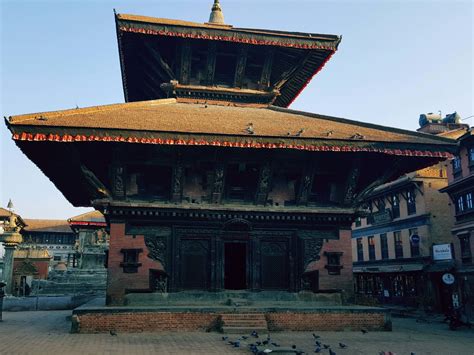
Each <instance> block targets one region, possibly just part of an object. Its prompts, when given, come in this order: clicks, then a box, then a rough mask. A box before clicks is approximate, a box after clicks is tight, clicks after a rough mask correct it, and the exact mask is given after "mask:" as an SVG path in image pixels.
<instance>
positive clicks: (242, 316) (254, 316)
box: [221, 313, 265, 320]
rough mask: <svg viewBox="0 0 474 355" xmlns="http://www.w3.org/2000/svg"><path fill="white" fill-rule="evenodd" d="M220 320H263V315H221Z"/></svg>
mask: <svg viewBox="0 0 474 355" xmlns="http://www.w3.org/2000/svg"><path fill="white" fill-rule="evenodd" d="M221 318H222V319H263V320H265V315H264V314H263V313H222V314H221Z"/></svg>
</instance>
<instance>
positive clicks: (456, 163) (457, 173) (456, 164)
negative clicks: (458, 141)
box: [452, 156, 462, 177]
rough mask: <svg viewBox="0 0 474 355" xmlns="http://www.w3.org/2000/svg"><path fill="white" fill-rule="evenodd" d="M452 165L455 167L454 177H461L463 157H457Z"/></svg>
mask: <svg viewBox="0 0 474 355" xmlns="http://www.w3.org/2000/svg"><path fill="white" fill-rule="evenodd" d="M452 165H453V175H454V177H458V176H461V170H462V169H461V157H459V156H456V157H454V159H453V160H452Z"/></svg>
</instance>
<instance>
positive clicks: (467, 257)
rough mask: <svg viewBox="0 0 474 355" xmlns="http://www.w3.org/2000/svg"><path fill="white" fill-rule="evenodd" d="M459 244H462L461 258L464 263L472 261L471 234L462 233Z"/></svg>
mask: <svg viewBox="0 0 474 355" xmlns="http://www.w3.org/2000/svg"><path fill="white" fill-rule="evenodd" d="M459 244H460V246H461V260H462V263H463V264H469V263H471V262H472V250H471V241H470V238H469V234H462V235H460V236H459Z"/></svg>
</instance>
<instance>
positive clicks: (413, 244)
mask: <svg viewBox="0 0 474 355" xmlns="http://www.w3.org/2000/svg"><path fill="white" fill-rule="evenodd" d="M423 116H424V115H422V116H421V117H420V123H424V126H422V127H421V128H420V131H424V132H429V133H436V134H437V135H438V136H442V137H448V138H453V139H455V138H457V137H459V136H460V135H462V134H463V133H464V132H465V127H464V125H462V124H459V122H458V123H450V121H448V122H449V123H448V122H445V123H444V124H443V123H442V122H443V121H442V120H439V122H438V121H437V122H435V123H433V122H422V117H423ZM448 116H450V115H448ZM448 116H447V117H448ZM445 121H447V120H446V119H445ZM448 124H449V128H450V129H451V130H450V131H449V130H447V127H448ZM446 165H447V163H446V162H440V163H438V164H436V165H433V166H431V167H429V168H425V169H422V170H418V171H416V172H413V173H410V174H407V175H405V176H403V177H401V178H399V179H397V180H395V181H392V182H390V183H387V184H384V185H380V186H378V187H376V188H375V189H374V190H373V191H372V192H371V193H370V194H369V195H368V196H367V197H366V198H365V200H364V202H365V204H366V205H367V207H368V210H369V214H368V216H367V217H366V218H358V219H357V220H356V222H355V223H354V225H353V231H352V257H353V260H354V263H353V272H354V284H355V285H354V287H355V292H356V296H357V297H358V298H359V300H360V301H362V300H365V301H367V298H368V299H369V300H368V301H369V302H377V303H399V304H404V305H411V306H422V307H427V308H435V309H437V310H442V311H445V310H446V309H445V307H446V306H447V305H448V304H449V297H450V295H449V294H448V293H447V292H446V288H445V287H444V286H443V285H442V282H441V275H442V273H443V272H446V271H449V270H451V269H452V268H453V267H454V263H453V262H452V260H451V261H437V260H434V259H436V257H435V258H433V255H432V254H433V251H432V250H433V245H444V244H446V243H447V244H449V243H451V235H450V229H451V227H452V225H453V223H454V220H453V218H452V216H451V214H450V213H449V211H450V206H449V205H450V203H449V202H450V201H449V199H448V198H447V196H444V195H443V194H442V193H440V192H439V191H438V190H439V189H441V188H443V187H445V186H447V183H448V179H447V173H446Z"/></svg>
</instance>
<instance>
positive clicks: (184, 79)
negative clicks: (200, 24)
mask: <svg viewBox="0 0 474 355" xmlns="http://www.w3.org/2000/svg"><path fill="white" fill-rule="evenodd" d="M190 75H191V43H190V42H189V41H188V40H184V43H183V46H182V47H181V71H180V75H179V79H180V80H179V81H180V83H181V84H189V78H190Z"/></svg>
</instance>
